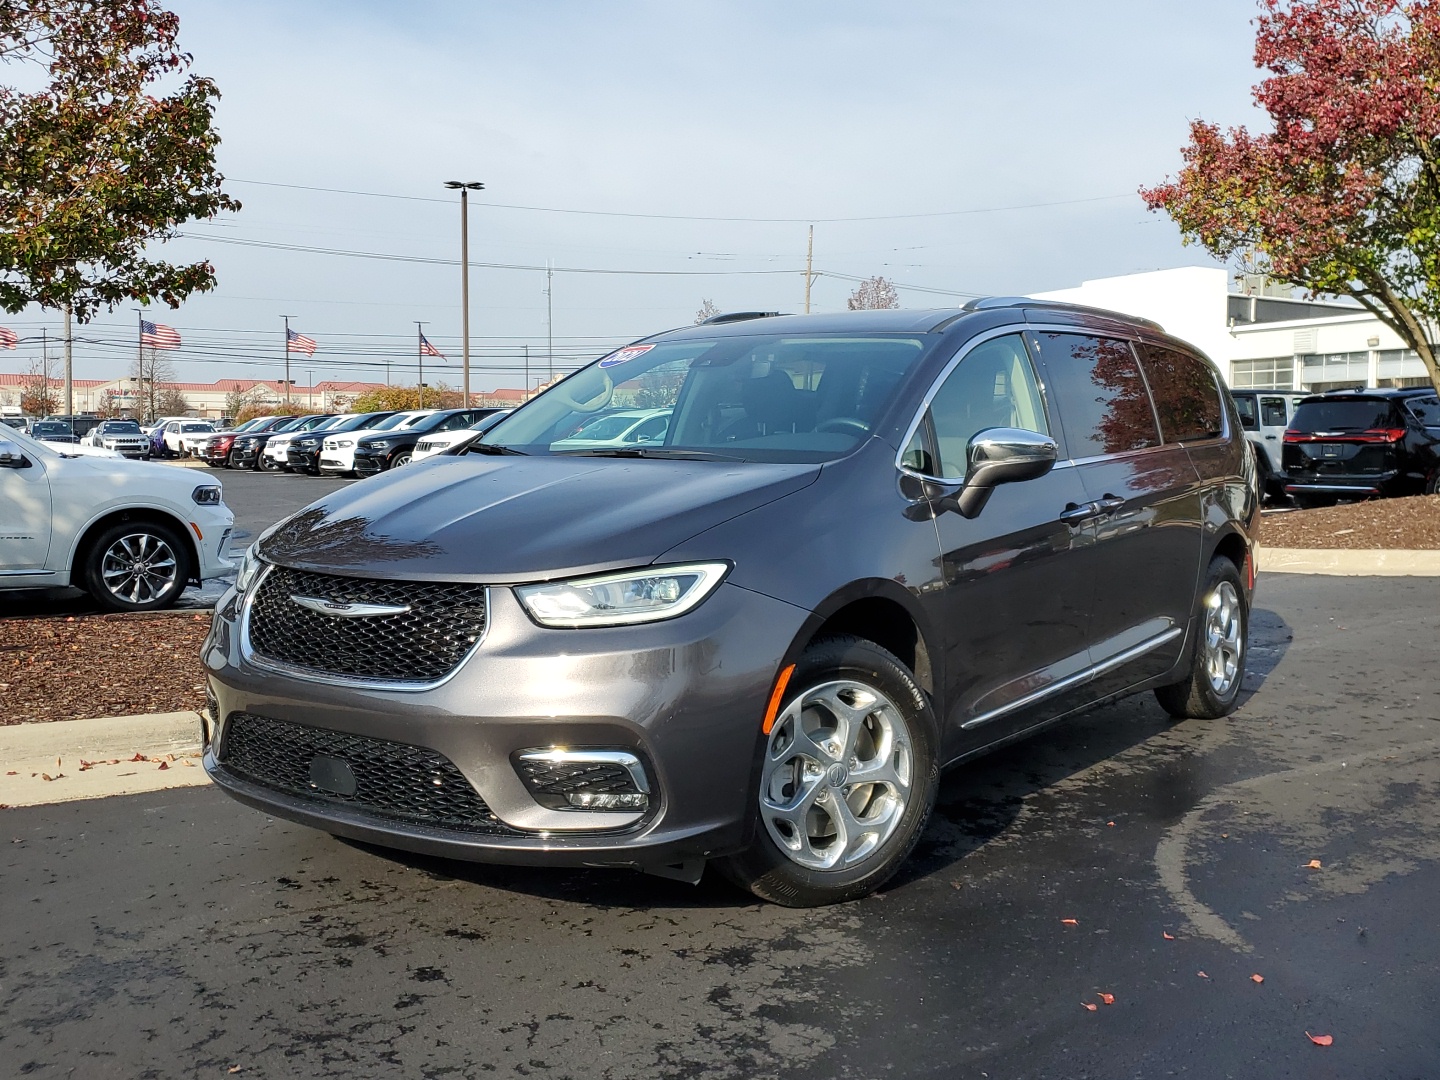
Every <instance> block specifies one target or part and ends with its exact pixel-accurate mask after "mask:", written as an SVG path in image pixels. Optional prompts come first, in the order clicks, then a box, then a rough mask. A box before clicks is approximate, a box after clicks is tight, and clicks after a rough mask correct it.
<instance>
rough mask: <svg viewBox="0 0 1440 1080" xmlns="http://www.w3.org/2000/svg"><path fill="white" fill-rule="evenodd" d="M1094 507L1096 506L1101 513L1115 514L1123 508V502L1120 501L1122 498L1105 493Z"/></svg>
mask: <svg viewBox="0 0 1440 1080" xmlns="http://www.w3.org/2000/svg"><path fill="white" fill-rule="evenodd" d="M1095 505H1097V506H1098V507H1100V509H1101V511H1102V512H1103V513H1106V514H1113V513H1115V511H1116V510H1120V509H1122V508H1124V506H1125V500H1124V499H1122V498H1120V497H1119V496H1118V495H1111V494H1110V493H1109V492H1108V491H1107V492H1106V493H1105V494H1104V495H1103V496H1102V497H1101V498H1100V501H1099V502H1098V503H1096V504H1095Z"/></svg>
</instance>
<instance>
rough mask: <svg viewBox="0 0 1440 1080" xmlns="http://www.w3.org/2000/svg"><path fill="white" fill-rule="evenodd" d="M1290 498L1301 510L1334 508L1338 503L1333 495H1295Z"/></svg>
mask: <svg viewBox="0 0 1440 1080" xmlns="http://www.w3.org/2000/svg"><path fill="white" fill-rule="evenodd" d="M1292 498H1294V500H1295V505H1296V506H1298V507H1299V508H1300V509H1301V510H1318V509H1320V508H1321V507H1322V506H1334V505H1335V504H1336V502H1338V501H1339V500H1338V499H1337V498H1336V497H1335V496H1334V495H1295V496H1292Z"/></svg>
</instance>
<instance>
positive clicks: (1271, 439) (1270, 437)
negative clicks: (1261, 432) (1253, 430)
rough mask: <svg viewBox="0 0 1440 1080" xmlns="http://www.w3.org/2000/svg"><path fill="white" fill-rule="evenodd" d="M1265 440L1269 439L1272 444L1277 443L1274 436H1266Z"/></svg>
mask: <svg viewBox="0 0 1440 1080" xmlns="http://www.w3.org/2000/svg"><path fill="white" fill-rule="evenodd" d="M1265 438H1267V439H1269V440H1270V441H1271V442H1274V441H1275V436H1274V435H1266V436H1265Z"/></svg>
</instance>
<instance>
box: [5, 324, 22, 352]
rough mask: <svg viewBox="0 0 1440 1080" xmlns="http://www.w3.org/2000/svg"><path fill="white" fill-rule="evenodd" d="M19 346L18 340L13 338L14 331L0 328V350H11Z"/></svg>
mask: <svg viewBox="0 0 1440 1080" xmlns="http://www.w3.org/2000/svg"><path fill="white" fill-rule="evenodd" d="M19 344H20V339H19V338H18V337H16V336H15V331H14V330H10V329H8V328H6V327H4V326H0V349H13V348H15V346H16V345H19Z"/></svg>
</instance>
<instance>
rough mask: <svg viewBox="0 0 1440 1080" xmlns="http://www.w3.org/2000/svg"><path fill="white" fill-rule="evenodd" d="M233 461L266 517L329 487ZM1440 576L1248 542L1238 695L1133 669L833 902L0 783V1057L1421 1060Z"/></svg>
mask: <svg viewBox="0 0 1440 1080" xmlns="http://www.w3.org/2000/svg"><path fill="white" fill-rule="evenodd" d="M227 479H228V478H227ZM237 479H238V480H239V481H240V482H239V483H236V484H234V485H233V487H232V485H231V484H229V483H227V492H229V497H230V498H231V500H232V502H233V504H234V505H235V506H236V508H237V513H239V514H241V515H255V516H251V517H249V518H248V519H249V520H252V521H257V522H258V521H259V518H260V517H263V516H264V515H263V514H261V513H260V512H259V511H258V509H257V510H250V509H247V507H248V506H249V501H248V500H249V499H250V498H251V495H252V492H253V493H254V497H255V498H256V499H258V500H260V502H257V503H256V506H257V507H258V506H260V505H268V504H267V503H266V499H267V498H273V497H274V495H278V494H279V493H281V492H284V493H285V496H286V497H289V493H290V492H292V491H293V492H296V493H303V494H304V495H305V496H309V495H310V494H311V493H316V494H318V492H319V488H320V485H319V483H318V482H311V481H309V480H308V479H306V478H300V477H294V478H292V477H269V476H257V477H240V478H237ZM252 484H253V485H255V486H254V487H253V488H252V487H251V485H252ZM261 485H263V487H262V486H261ZM298 497H299V495H297V498H298ZM295 505H297V506H298V505H299V503H298V502H297V503H296V504H295ZM252 527H253V526H252ZM1437 610H1440V579H1435V578H1424V579H1421V578H1408V579H1407V578H1392V579H1379V578H1358V579H1357V578H1350V579H1346V578H1316V577H1292V576H1279V575H1272V576H1267V577H1262V579H1261V587H1260V593H1259V596H1258V599H1257V610H1256V613H1255V619H1254V626H1253V636H1252V643H1253V644H1252V652H1251V663H1250V673H1249V676H1248V678H1247V682H1246V687H1247V699H1246V700H1245V702H1244V704H1243V706H1242V707H1241V709H1240V711H1239V713H1238V714H1237V715H1236V716H1234V717H1232V718H1230V719H1228V720H1224V721H1217V722H1204V721H1187V722H1184V723H1180V724H1175V725H1171V724H1169V723H1167V722H1166V719H1165V717H1164V715H1163V714H1162V713H1161V711H1160V709H1159V708H1158V707H1157V706H1156V705H1155V704H1154V702H1153V700H1152V699H1151V698H1150V697H1149V696H1148V695H1147V696H1145V697H1140V698H1135V699H1132V700H1129V701H1126V702H1122V703H1121V704H1119V705H1116V706H1111V707H1109V708H1106V709H1103V710H1100V711H1097V712H1095V713H1092V714H1090V715H1088V716H1086V717H1084V718H1082V719H1080V720H1077V721H1072V722H1070V723H1068V724H1066V725H1063V726H1061V727H1058V728H1055V729H1052V730H1051V731H1049V732H1048V733H1045V734H1043V735H1041V736H1040V737H1038V738H1036V739H1034V740H1032V741H1031V742H1029V743H1027V744H1023V745H1020V746H1017V747H1014V748H1011V749H1009V750H1006V751H1003V752H1001V753H998V754H995V755H992V756H991V757H989V758H987V759H984V760H982V761H980V762H978V763H976V764H974V765H971V766H968V767H965V768H963V769H961V770H958V771H956V772H954V773H952V774H950V775H949V777H948V778H947V780H946V782H945V784H944V787H943V789H942V798H941V805H940V807H939V810H938V812H937V814H936V816H935V818H934V820H933V821H932V823H931V825H930V827H929V829H928V831H927V833H926V834H925V837H924V839H923V841H922V843H921V846H920V848H919V849H918V851H917V854H916V856H915V857H914V858H913V860H912V861H911V863H910V864H909V865H908V866H907V868H906V869H905V870H904V871H903V872H902V874H901V875H900V877H899V878H898V879H897V880H895V881H894V882H893V883H892V884H891V885H890V886H888V887H887V888H886V889H885V890H884V891H883V892H882V893H880V894H879V895H876V896H874V897H871V898H868V899H866V900H863V901H860V902H857V903H853V904H848V905H844V906H839V907H834V908H829V909H824V910H811V911H792V910H786V909H783V908H778V907H771V906H764V905H761V904H758V903H756V902H754V901H753V900H752V899H751V898H749V897H748V896H746V895H743V894H740V893H738V892H736V891H734V890H733V889H731V888H730V887H729V886H727V885H725V884H724V883H723V882H720V881H718V880H715V879H713V877H711V876H707V877H706V879H705V880H704V881H703V882H702V883H701V884H700V885H699V886H694V887H692V886H685V885H680V884H677V883H673V882H669V881H663V880H659V879H655V878H647V877H642V876H639V875H634V874H627V873H622V872H600V871H593V872H562V871H541V870H521V869H514V868H496V867H486V866H475V865H465V864H457V863H446V862H439V861H434V860H425V859H420V858H413V857H408V856H397V855H391V854H387V853H384V852H381V851H376V850H370V849H365V848H361V847H357V846H354V845H350V844H347V843H342V842H340V841H337V840H335V839H332V838H331V837H329V836H326V835H324V834H322V833H318V832H314V831H311V830H308V829H304V828H301V827H298V826H293V825H289V824H286V823H283V822H279V821H275V820H273V819H270V818H267V817H266V816H264V815H262V814H259V813H256V812H254V811H251V810H248V809H245V808H243V807H240V806H238V805H236V804H234V803H232V802H230V801H229V800H227V799H224V798H223V797H221V796H220V795H219V794H218V793H216V792H215V791H214V790H212V789H209V788H198V789H189V790H184V791H172V792H165V793H159V794H153V795H144V796H128V797H119V798H112V799H108V800H103V801H99V802H88V803H71V804H67V805H61V806H48V807H37V808H33V809H12V810H7V811H4V816H3V817H0V839H3V840H4V841H5V843H4V847H3V851H0V880H3V881H4V883H5V887H4V889H3V890H0V1017H3V1018H4V1019H3V1021H0V1074H3V1075H6V1076H11V1075H14V1076H19V1075H34V1076H51V1075H69V1074H72V1073H73V1074H76V1075H86V1076H95V1077H109V1076H114V1077H134V1076H141V1075H145V1076H153V1077H170V1076H176V1077H181V1076H183V1077H189V1076H223V1075H227V1071H233V1070H234V1069H235V1068H236V1067H239V1068H240V1069H241V1070H242V1071H241V1072H240V1073H239V1075H241V1076H244V1077H289V1076H316V1077H322V1076H343V1077H367V1076H377V1077H379V1076H387V1077H388V1076H396V1075H413V1076H478V1075H491V1074H493V1075H501V1076H521V1075H532V1076H538V1075H546V1076H554V1077H575V1078H586V1080H590V1078H596V1080H601V1078H604V1080H611V1078H613V1080H621V1078H628V1077H701V1076H704V1077H725V1078H731V1077H734V1078H741V1077H745V1078H748V1077H782V1076H783V1077H815V1078H831V1077H892V1076H894V1077H899V1076H904V1077H937V1078H938V1077H945V1078H953V1077H977V1078H979V1077H990V1078H996V1077H1014V1078H1021V1077H1024V1078H1042V1077H1044V1078H1057V1080H1059V1078H1065V1080H1073V1078H1081V1077H1106V1078H1113V1077H1122V1076H1125V1077H1143V1078H1149V1077H1161V1076H1192V1077H1247V1078H1249V1077H1266V1078H1272V1077H1296V1078H1306V1080H1310V1078H1325V1077H1337V1078H1338V1077H1345V1078H1356V1077H1395V1078H1419V1077H1428V1076H1433V1075H1435V1067H1436V1062H1437V1061H1440V1028H1437V1026H1436V1024H1435V1017H1436V1016H1437V1015H1440V934H1437V933H1436V932H1435V929H1434V910H1433V909H1434V899H1435V897H1436V896H1437V895H1440V825H1437V819H1436V811H1435V807H1436V805H1437V796H1440V762H1437V755H1436V751H1437V749H1440V685H1437V684H1440V677H1437V668H1436V665H1435V662H1434V657H1435V633H1436V629H1435V612H1436V611H1437ZM1314 864H1318V865H1314ZM1067 920H1073V921H1067ZM1256 975H1258V976H1260V977H1261V979H1262V980H1263V981H1260V982H1257V981H1254V980H1253V979H1252V976H1256ZM1103 995H1113V1003H1108V1004H1107V1001H1108V998H1107V997H1105V996H1103ZM1087 1006H1094V1009H1093V1011H1092V1010H1091V1009H1090V1008H1089V1007H1087ZM1307 1032H1308V1033H1310V1034H1311V1035H1316V1036H1324V1035H1328V1036H1331V1037H1332V1038H1333V1043H1332V1045H1329V1046H1320V1045H1316V1044H1315V1043H1313V1042H1312V1041H1311V1040H1310V1039H1309V1038H1307V1034H1306V1033H1307Z"/></svg>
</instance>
